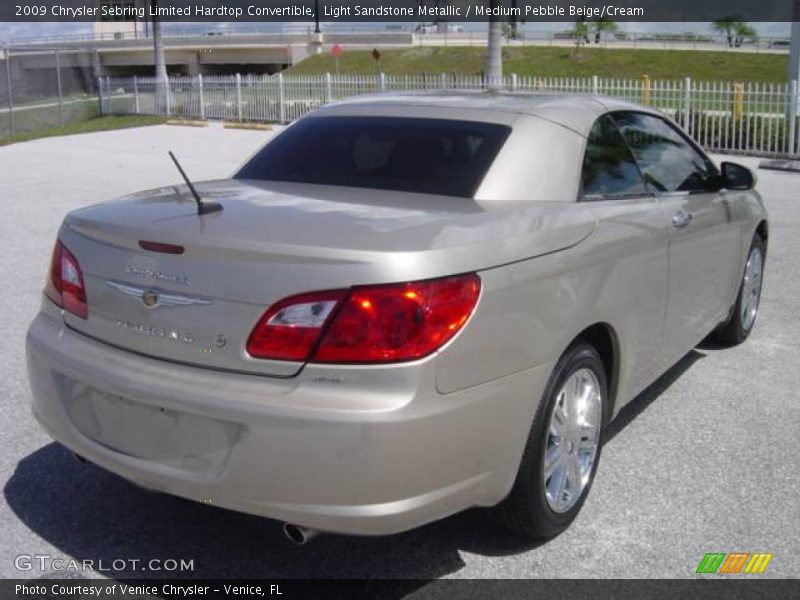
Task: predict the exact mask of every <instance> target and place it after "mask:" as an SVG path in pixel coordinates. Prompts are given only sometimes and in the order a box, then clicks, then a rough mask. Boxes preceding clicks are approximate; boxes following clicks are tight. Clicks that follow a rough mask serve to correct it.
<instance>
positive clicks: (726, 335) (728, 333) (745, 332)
mask: <svg viewBox="0 0 800 600" xmlns="http://www.w3.org/2000/svg"><path fill="white" fill-rule="evenodd" d="M764 250H765V248H764V240H763V239H762V238H761V236H760V235H759V234H755V236H754V237H753V243H752V244H751V245H750V252H749V253H748V255H747V263H746V264H745V268H744V275H743V276H742V281H741V283H740V284H739V294H738V295H737V296H736V303H735V304H734V305H733V308H732V309H731V314H730V316H729V317H728V320H727V321H726V322H725V323H724V324H723V325H722V326H721V327H719V328H718V329H717V330H716V331H715V332H714V334H713V337H714V338H715V339H717V340H718V341H720V342H723V343H726V344H732V345H735V344H741V343H742V342H743V341H745V340H746V339H747V338H748V336H749V335H750V332H751V331H752V330H753V326H754V325H755V322H756V316H757V315H758V308H759V305H760V304H761V286H762V283H763V278H764V256H765V251H764Z"/></svg>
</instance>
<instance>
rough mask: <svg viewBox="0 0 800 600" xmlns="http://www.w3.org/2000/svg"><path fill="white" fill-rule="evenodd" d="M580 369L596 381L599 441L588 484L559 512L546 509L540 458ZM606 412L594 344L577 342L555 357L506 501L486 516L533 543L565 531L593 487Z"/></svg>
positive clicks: (603, 384) (601, 369) (605, 391)
mask: <svg viewBox="0 0 800 600" xmlns="http://www.w3.org/2000/svg"><path fill="white" fill-rule="evenodd" d="M580 369H590V370H591V371H592V372H593V373H594V375H595V377H596V378H597V382H598V383H599V387H600V395H601V403H602V404H601V415H602V419H601V423H600V426H601V430H600V438H599V444H598V447H597V453H596V455H595V459H594V464H593V465H592V467H591V471H590V474H589V479H588V483H587V484H586V486H585V487H584V489H583V491H582V492H581V495H580V497H579V499H578V500H577V502H576V503H575V504H574V505H573V506H572V508H570V509H569V510H567V511H565V512H561V513H559V512H555V511H553V510H552V509H551V508H550V506H549V504H548V501H547V498H546V486H545V481H544V456H545V451H546V449H547V444H548V436H547V432H548V429H549V427H550V417H551V415H552V413H553V410H554V407H555V404H556V401H557V399H558V394H559V392H560V390H561V388H562V387H563V385H564V383H565V382H567V381H568V380H569V378H570V377H571V375H572V374H574V373H576V372H577V371H578V370H580ZM608 411H609V402H608V383H607V378H606V372H605V368H604V366H603V361H602V360H601V359H600V355H599V354H598V353H597V350H595V348H594V347H593V346H591V345H589V344H587V343H584V342H579V343H576V344H574V345H573V346H571V347H570V348H569V349H568V350H567V351H566V352H565V353H564V355H563V356H562V357H561V358H560V359H559V361H558V363H557V364H556V366H555V368H554V369H553V372H552V374H551V375H550V379H549V381H548V383H547V386H546V388H545V391H544V394H543V396H542V401H541V402H540V403H539V408H538V410H537V412H536V416H535V417H534V420H533V425H532V426H531V430H530V433H529V435H528V441H527V443H526V445H525V451H524V453H523V456H522V461H521V463H520V467H519V471H518V472H517V478H516V481H515V482H514V487H513V488H512V489H511V493H510V494H509V495H508V496H507V497H506V498H505V500H503V501H502V502H501V503H500V504H498V505H497V506H494V507H492V508H491V509H489V515H490V517H491V518H492V519H493V520H494V521H495V522H496V523H498V524H500V525H501V526H503V527H505V528H506V529H509V530H510V531H512V532H514V533H517V534H521V535H524V536H527V537H531V538H536V539H548V538H552V537H555V536H557V535H558V534H560V533H561V532H562V531H564V530H565V529H566V528H567V527H569V525H570V523H572V521H573V520H574V519H575V517H576V516H577V515H578V513H579V512H580V510H581V507H582V506H583V503H584V501H585V500H586V497H587V496H588V494H589V491H590V489H591V487H592V482H593V481H594V476H595V473H596V472H597V465H598V463H599V462H600V454H601V450H602V447H603V430H604V428H605V425H606V423H607V422H608V416H609V415H608Z"/></svg>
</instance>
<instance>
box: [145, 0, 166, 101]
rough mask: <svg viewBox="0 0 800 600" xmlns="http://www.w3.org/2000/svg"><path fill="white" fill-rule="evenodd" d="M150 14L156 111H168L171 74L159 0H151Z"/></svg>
mask: <svg viewBox="0 0 800 600" xmlns="http://www.w3.org/2000/svg"><path fill="white" fill-rule="evenodd" d="M149 2H150V14H151V15H152V18H153V51H154V53H155V65H156V73H155V75H156V111H157V112H158V113H166V112H167V111H168V108H169V76H168V75H167V59H166V57H165V55H164V38H163V37H162V34H161V20H160V19H159V18H158V0H149Z"/></svg>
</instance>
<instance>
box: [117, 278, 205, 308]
mask: <svg viewBox="0 0 800 600" xmlns="http://www.w3.org/2000/svg"><path fill="white" fill-rule="evenodd" d="M106 283H107V284H108V286H109V287H112V288H114V289H115V290H117V291H118V292H120V293H122V294H125V295H126V296H130V297H131V298H137V299H139V300H141V301H142V304H144V305H145V306H146V307H147V308H162V307H163V308H170V307H175V306H209V305H211V304H213V302H212V301H211V300H206V299H205V298H197V297H194V296H183V295H178V294H168V293H166V292H157V291H156V290H145V289H142V288H139V287H134V286H132V285H128V284H126V283H118V282H116V281H106Z"/></svg>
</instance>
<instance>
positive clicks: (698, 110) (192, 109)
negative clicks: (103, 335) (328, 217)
mask: <svg viewBox="0 0 800 600" xmlns="http://www.w3.org/2000/svg"><path fill="white" fill-rule="evenodd" d="M502 86H503V87H504V88H506V89H508V90H513V91H527V92H537V93H586V94H603V95H606V96H612V97H617V98H624V99H627V100H632V101H634V102H639V103H642V104H645V105H648V106H651V107H653V108H656V109H658V110H660V111H662V112H663V113H664V114H667V115H669V116H670V117H672V118H674V119H675V120H676V121H677V122H678V123H680V124H681V125H682V126H683V128H684V129H686V130H687V131H688V132H689V133H690V134H691V135H692V136H693V137H694V138H695V139H696V140H697V141H698V142H699V143H700V144H701V145H703V146H704V147H706V148H707V149H709V150H713V151H721V152H737V153H747V154H759V155H769V156H788V157H798V156H800V140H798V137H799V134H798V132H799V131H800V127H798V114H799V113H800V110H798V108H799V107H798V104H800V97H798V96H799V94H798V82H797V81H793V82H791V84H775V83H759V82H745V83H738V82H707V81H694V80H692V79H688V78H687V79H684V80H653V81H651V80H649V79H647V78H642V79H636V80H631V79H608V78H600V77H570V78H552V77H518V76H516V75H513V74H512V75H510V76H507V77H505V78H504V80H503V82H502ZM484 87H485V82H484V80H483V79H482V77H481V76H454V75H452V74H446V73H443V74H440V75H413V76H411V75H385V74H383V73H379V74H378V73H376V74H375V75H372V76H369V75H366V76H365V75H331V74H327V75H320V76H286V75H283V74H278V75H274V76H239V75H236V76H214V77H209V76H206V77H204V76H202V75H198V76H196V77H173V78H170V81H169V93H168V94H167V93H166V92H165V91H163V90H162V92H161V93H160V94H158V93H157V86H156V80H155V79H153V78H136V77H133V78H102V79H101V80H100V84H99V89H100V90H101V93H100V104H101V110H102V112H103V114H114V115H119V114H143V115H154V114H166V115H169V116H171V117H180V118H187V119H214V120H228V121H248V122H274V123H289V122H291V121H293V120H295V119H298V118H300V117H302V116H303V115H305V114H306V113H308V112H309V111H312V110H314V109H316V108H318V107H320V106H322V105H324V104H327V103H330V102H335V101H337V100H342V99H345V98H348V97H352V96H357V95H361V94H370V93H376V92H391V91H405V90H430V89H449V90H479V89H483V88H484ZM157 96H158V97H157Z"/></svg>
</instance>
